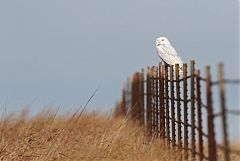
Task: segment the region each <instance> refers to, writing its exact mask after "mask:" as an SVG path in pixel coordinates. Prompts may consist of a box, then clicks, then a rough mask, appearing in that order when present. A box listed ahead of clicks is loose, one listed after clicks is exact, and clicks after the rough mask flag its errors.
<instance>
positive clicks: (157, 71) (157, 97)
mask: <svg viewBox="0 0 240 161" xmlns="http://www.w3.org/2000/svg"><path fill="white" fill-rule="evenodd" d="M158 74H159V68H158V67H157V68H156V72H155V78H156V81H155V84H156V85H155V87H156V89H155V96H156V97H155V100H156V103H155V120H156V125H155V130H156V134H158V133H159V75H158Z"/></svg>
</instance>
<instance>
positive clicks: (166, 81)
mask: <svg viewBox="0 0 240 161" xmlns="http://www.w3.org/2000/svg"><path fill="white" fill-rule="evenodd" d="M164 72H165V109H166V133H167V143H168V145H170V126H169V125H170V122H169V118H170V114H169V113H170V112H169V100H168V99H169V96H168V67H167V66H165V71H164Z"/></svg>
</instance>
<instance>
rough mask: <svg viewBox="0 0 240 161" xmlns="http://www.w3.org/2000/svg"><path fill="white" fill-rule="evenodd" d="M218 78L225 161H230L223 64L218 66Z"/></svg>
mask: <svg viewBox="0 0 240 161" xmlns="http://www.w3.org/2000/svg"><path fill="white" fill-rule="evenodd" d="M218 72H219V73H218V74H219V76H218V78H219V96H220V104H221V111H222V126H223V127H222V129H223V141H224V159H225V161H230V157H229V141H228V132H227V115H226V104H225V102H226V99H225V89H224V74H223V64H219V66H218Z"/></svg>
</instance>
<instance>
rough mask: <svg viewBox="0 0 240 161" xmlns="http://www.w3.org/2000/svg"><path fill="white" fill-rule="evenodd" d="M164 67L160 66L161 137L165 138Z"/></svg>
mask: <svg viewBox="0 0 240 161" xmlns="http://www.w3.org/2000/svg"><path fill="white" fill-rule="evenodd" d="M164 69H165V66H164V65H160V70H159V75H160V137H161V138H165V106H164Z"/></svg>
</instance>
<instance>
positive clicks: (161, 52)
mask: <svg viewBox="0 0 240 161" xmlns="http://www.w3.org/2000/svg"><path fill="white" fill-rule="evenodd" d="M156 48H157V52H158V56H159V57H160V58H161V59H162V60H163V61H164V63H166V64H168V65H175V64H179V72H180V73H182V72H183V61H182V60H181V57H179V56H177V52H176V50H175V49H174V47H172V45H171V44H170V42H169V40H168V39H167V38H166V37H159V38H157V40H156Z"/></svg>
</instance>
